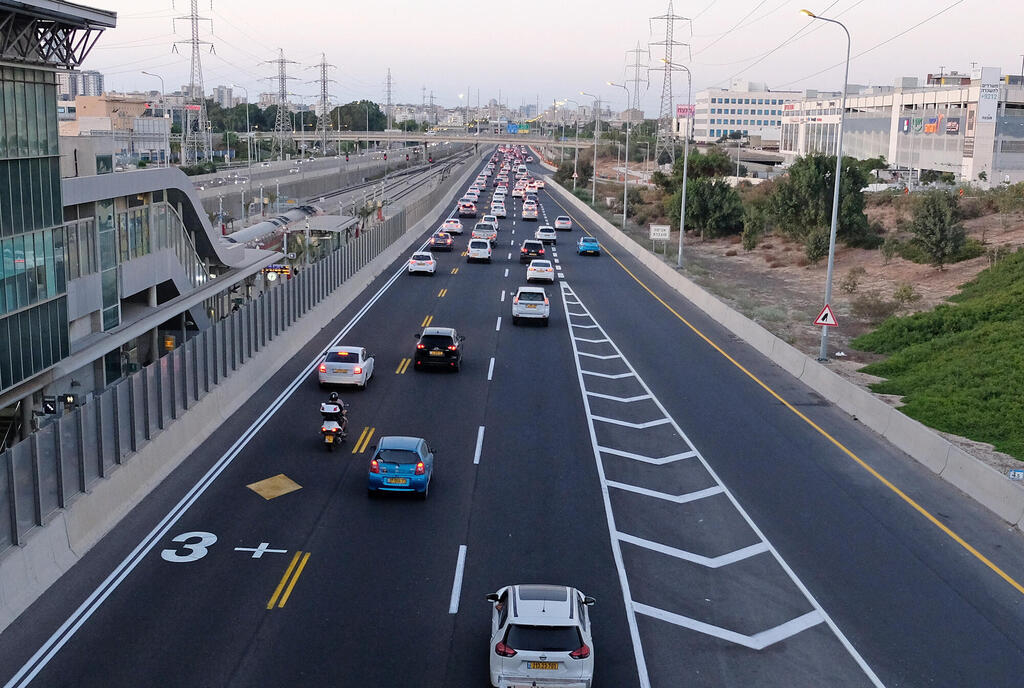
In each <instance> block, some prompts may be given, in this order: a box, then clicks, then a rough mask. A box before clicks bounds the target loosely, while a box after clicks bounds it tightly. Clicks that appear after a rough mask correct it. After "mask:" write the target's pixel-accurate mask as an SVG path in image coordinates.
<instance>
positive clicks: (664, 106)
mask: <svg viewBox="0 0 1024 688" xmlns="http://www.w3.org/2000/svg"><path fill="white" fill-rule="evenodd" d="M656 21H663V22H665V40H663V41H657V42H655V43H651V45H660V46H664V49H665V60H664V64H665V66H664V67H663V71H664V72H665V79H664V81H663V82H662V85H661V106H660V107H659V108H658V135H657V139H656V140H655V143H654V160H655V162H656V163H657V162H660V161H661V156H662V153H663V152H664V153H667V154H668V158H669V160H670V161H671V162H672V163H675V161H676V148H675V144H674V136H673V132H672V122H673V117H674V114H675V113H674V112H673V108H674V103H673V98H672V72H681V71H683V70H682V69H680V68H679V67H676V66H674V65H673V64H672V48H673V47H675V46H677V45H678V46H685V47H687V48H689V47H690V46H689V44H688V43H680V42H679V41H677V40H675V38H674V37H673V32H674V31H673V30H674V28H675V23H676V22H677V21H687V22H688V21H690V20H689V19H688V18H687V17H681V16H679V15H678V14H675V13H674V12H673V10H672V0H668V12H666V13H665V14H663V15H661V16H659V17H651V28H652V33H653V27H654V22H656ZM690 30H691V32H692V31H693V27H692V26H691V27H690ZM687 104H689V103H687Z"/></svg>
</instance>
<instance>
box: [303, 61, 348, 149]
mask: <svg viewBox="0 0 1024 688" xmlns="http://www.w3.org/2000/svg"><path fill="white" fill-rule="evenodd" d="M328 68H331V69H333V68H334V65H332V64H328V62H327V55H326V54H324V53H320V64H318V65H313V66H312V67H308V69H319V70H320V78H319V79H317V80H316V81H308V82H306V83H310V84H313V83H319V84H320V99H319V102H318V104H317V109H318V111H317V113H316V135H317V137H318V138H319V139H320V156H321V157H326V155H327V124H328V115H329V114H330V108H331V96H330V94H329V93H328V92H327V84H329V83H333V82H334V79H329V78H327V70H328ZM303 133H305V132H303ZM338 151H339V152H340V151H341V139H340V138H339V139H338Z"/></svg>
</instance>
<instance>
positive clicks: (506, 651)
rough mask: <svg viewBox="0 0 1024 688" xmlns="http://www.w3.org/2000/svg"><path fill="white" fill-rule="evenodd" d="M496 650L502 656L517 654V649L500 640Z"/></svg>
mask: <svg viewBox="0 0 1024 688" xmlns="http://www.w3.org/2000/svg"><path fill="white" fill-rule="evenodd" d="M578 651H579V650H577V652H578ZM494 652H495V654H497V655H500V656H502V657H515V656H516V651H515V650H513V649H512V648H511V647H509V646H508V645H506V644H505V643H503V642H500V641H499V642H498V644H497V645H495V646H494Z"/></svg>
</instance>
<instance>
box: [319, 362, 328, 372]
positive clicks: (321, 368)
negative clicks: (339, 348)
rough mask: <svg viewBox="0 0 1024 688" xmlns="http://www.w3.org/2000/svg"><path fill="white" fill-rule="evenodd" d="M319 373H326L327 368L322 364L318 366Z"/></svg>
mask: <svg viewBox="0 0 1024 688" xmlns="http://www.w3.org/2000/svg"><path fill="white" fill-rule="evenodd" d="M320 372H321V373H326V372H327V366H325V365H324V364H323V363H321V364H320Z"/></svg>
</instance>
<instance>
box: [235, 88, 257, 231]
mask: <svg viewBox="0 0 1024 688" xmlns="http://www.w3.org/2000/svg"><path fill="white" fill-rule="evenodd" d="M231 88H240V89H242V90H243V91H245V140H246V142H247V145H246V149H245V150H246V152H245V161H246V163H247V167H248V172H249V196H250V197H251V196H252V129H251V128H250V127H249V89H247V88H246V87H245V86H238V85H237V84H231ZM260 202H261V203H262V202H263V201H262V199H261V200H260ZM242 211H243V215H244V217H243V218H242V224H243V225H245V222H246V220H248V219H249V213H247V212H245V204H244V203H243V204H242Z"/></svg>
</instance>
